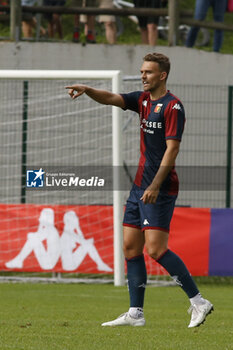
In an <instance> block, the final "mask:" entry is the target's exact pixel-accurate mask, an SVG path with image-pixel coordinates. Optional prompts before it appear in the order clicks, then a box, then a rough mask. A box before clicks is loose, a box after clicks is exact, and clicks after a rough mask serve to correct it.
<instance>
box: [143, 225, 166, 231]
mask: <svg viewBox="0 0 233 350" xmlns="http://www.w3.org/2000/svg"><path fill="white" fill-rule="evenodd" d="M146 230H159V231H163V232H169V229H167V228H164V227H155V226H148V227H147V226H146V227H143V228H142V231H146Z"/></svg>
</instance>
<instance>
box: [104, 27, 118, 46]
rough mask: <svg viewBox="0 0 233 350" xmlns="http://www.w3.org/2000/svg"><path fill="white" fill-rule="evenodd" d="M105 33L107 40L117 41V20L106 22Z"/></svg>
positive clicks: (112, 42) (113, 42) (110, 42)
mask: <svg viewBox="0 0 233 350" xmlns="http://www.w3.org/2000/svg"><path fill="white" fill-rule="evenodd" d="M104 25H105V35H106V39H107V42H108V43H109V44H115V43H116V23H115V22H105V23H104Z"/></svg>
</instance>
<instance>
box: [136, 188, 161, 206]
mask: <svg viewBox="0 0 233 350" xmlns="http://www.w3.org/2000/svg"><path fill="white" fill-rule="evenodd" d="M158 194H159V189H154V188H153V187H152V186H151V185H150V186H149V187H147V189H146V190H145V191H144V193H143V195H142V197H141V198H140V199H141V200H142V201H143V203H144V204H154V203H155V202H156V200H157V197H158Z"/></svg>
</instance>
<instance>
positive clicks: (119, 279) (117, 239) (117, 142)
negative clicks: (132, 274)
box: [0, 70, 125, 286]
mask: <svg viewBox="0 0 233 350" xmlns="http://www.w3.org/2000/svg"><path fill="white" fill-rule="evenodd" d="M3 79H6V80H14V81H16V80H19V79H21V80H28V81H30V80H33V79H34V80H40V79H43V80H55V79H56V80H69V81H73V80H74V83H75V82H76V81H77V80H78V79H88V80H94V79H103V80H110V81H111V82H112V84H111V86H112V92H114V93H119V91H120V88H121V72H120V71H118V70H109V71H95V70H89V71H85V70H84V71H80V70H77V71H75V70H72V71H71V70H52V71H51V70H0V80H3ZM65 93H66V92H65V90H64V94H65ZM11 99H13V96H12V95H11V96H9V103H11V102H10V100H11ZM38 117H39V116H38ZM112 165H113V166H114V167H120V166H122V165H123V160H122V116H121V110H120V108H117V107H114V106H113V107H112ZM113 175H114V176H115V179H113V183H114V184H116V182H117V181H118V176H117V173H116V171H114V172H113ZM116 188H119V186H118V187H115V186H113V217H114V284H115V285H116V286H121V285H124V284H125V273H124V258H123V252H122V241H123V235H122V217H123V196H122V193H121V191H117V190H114V189H116Z"/></svg>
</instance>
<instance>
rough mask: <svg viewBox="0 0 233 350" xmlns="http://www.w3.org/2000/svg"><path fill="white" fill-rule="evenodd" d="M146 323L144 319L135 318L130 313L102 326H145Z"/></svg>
mask: <svg viewBox="0 0 233 350" xmlns="http://www.w3.org/2000/svg"><path fill="white" fill-rule="evenodd" d="M145 323H146V321H145V318H144V317H139V318H134V317H132V316H130V314H129V312H125V313H124V314H122V315H120V316H119V317H118V318H116V319H115V320H113V321H109V322H104V323H102V325H101V326H103V327H105V326H108V327H115V326H134V327H139V326H144V325H145Z"/></svg>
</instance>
